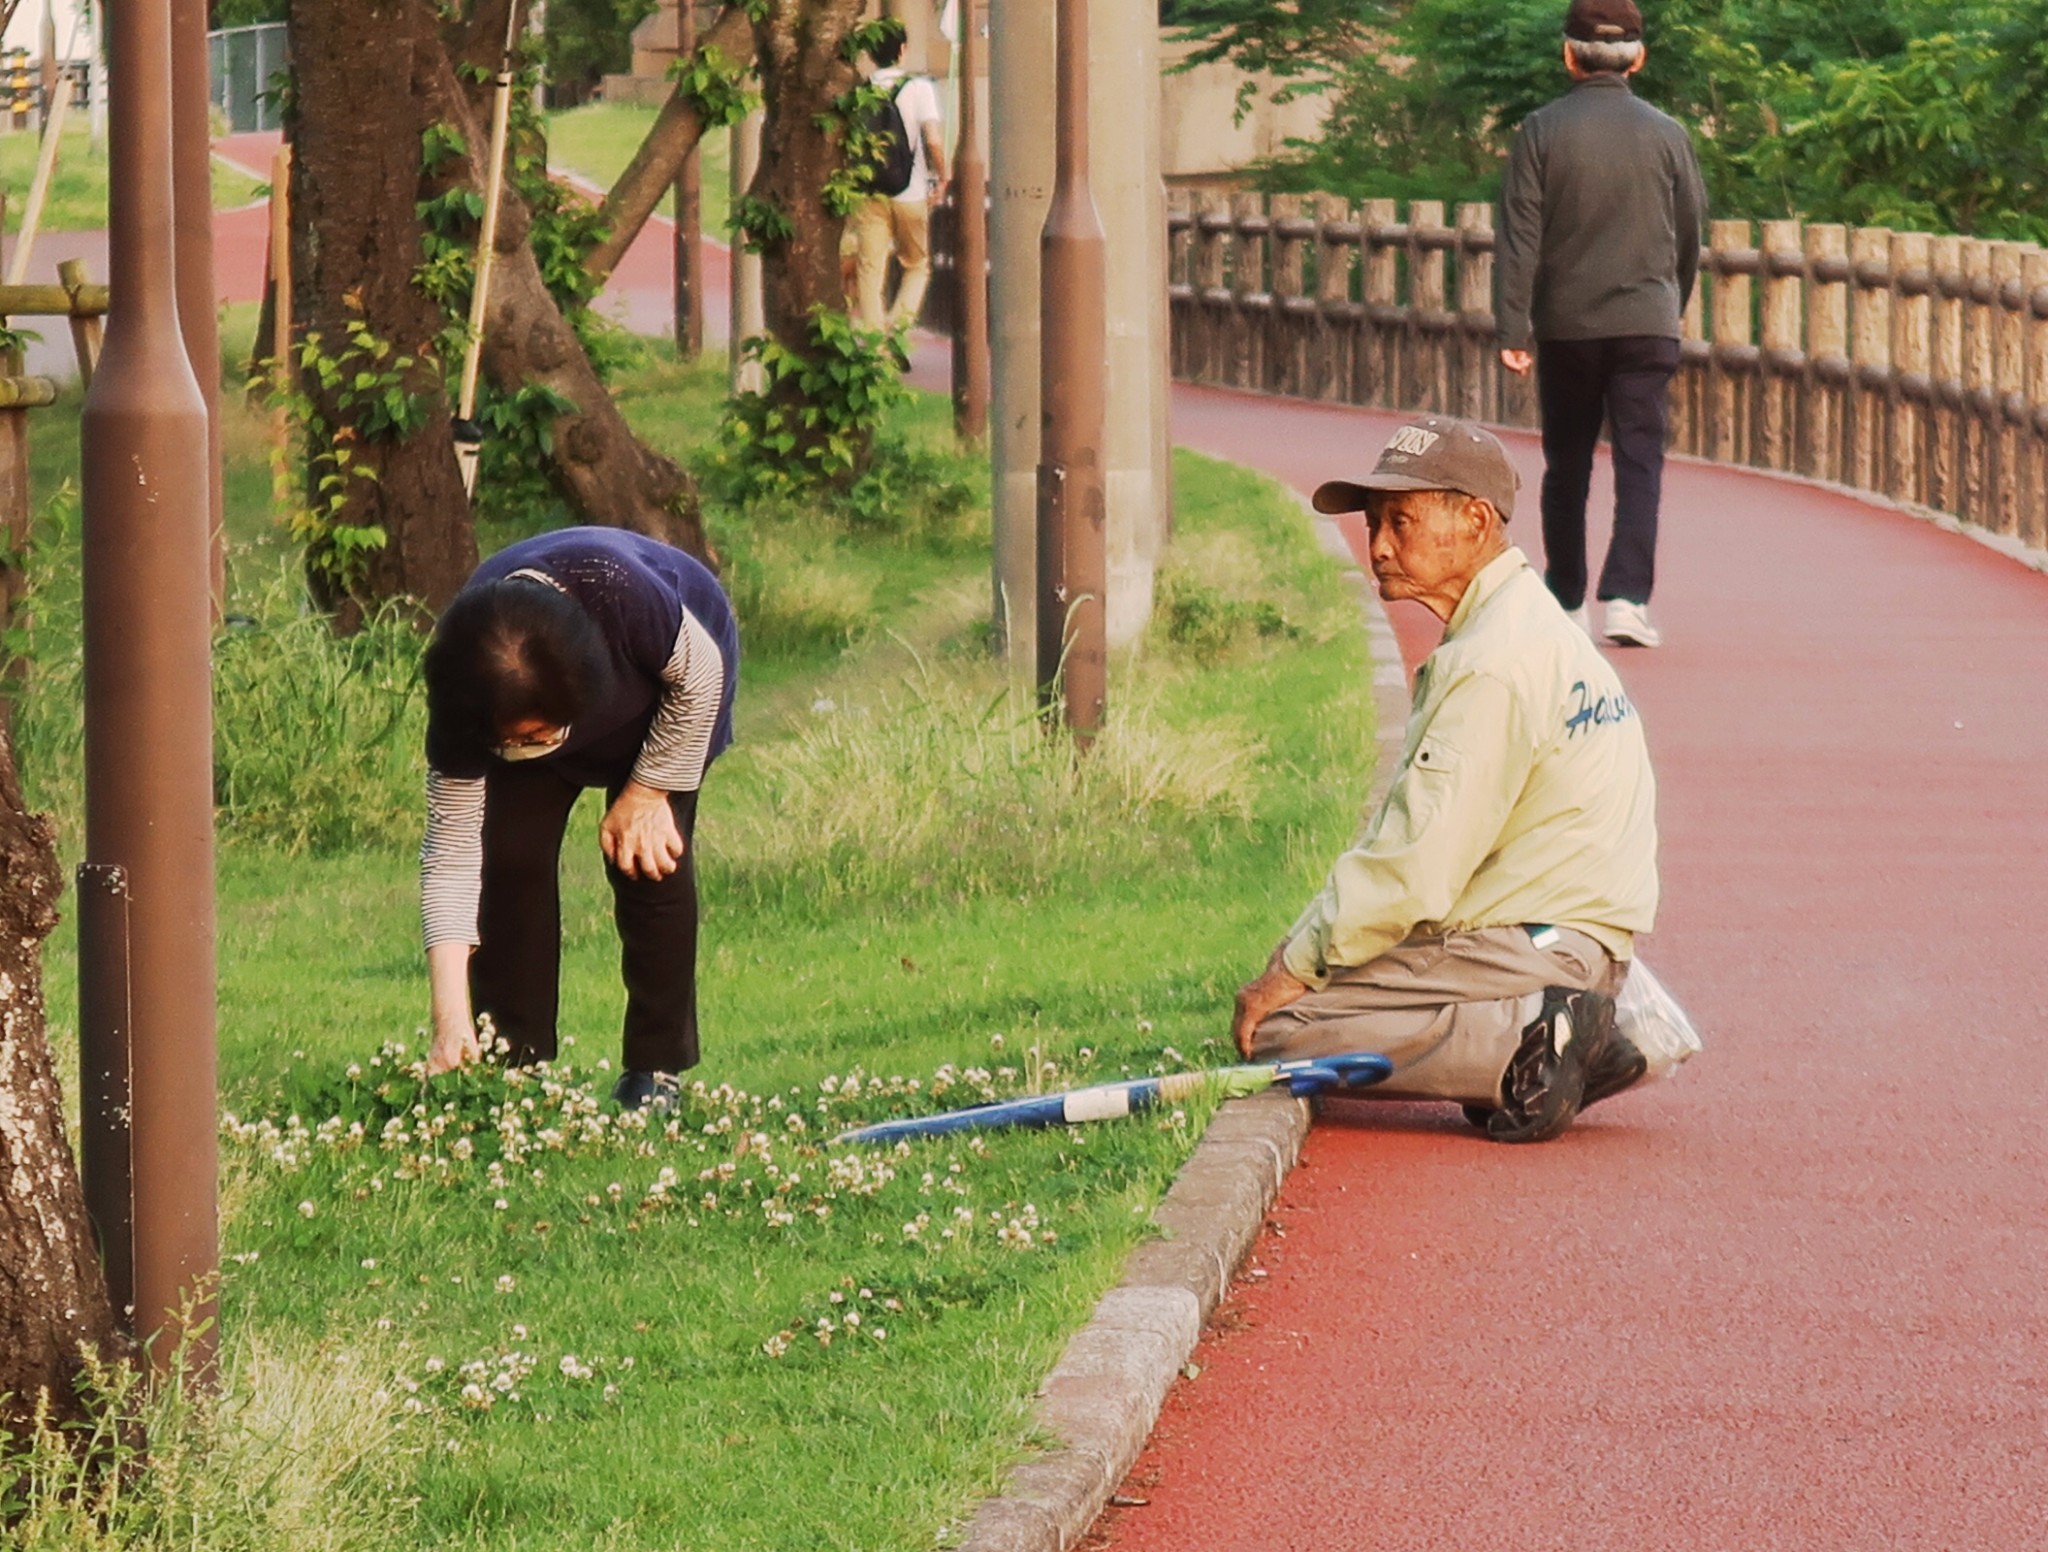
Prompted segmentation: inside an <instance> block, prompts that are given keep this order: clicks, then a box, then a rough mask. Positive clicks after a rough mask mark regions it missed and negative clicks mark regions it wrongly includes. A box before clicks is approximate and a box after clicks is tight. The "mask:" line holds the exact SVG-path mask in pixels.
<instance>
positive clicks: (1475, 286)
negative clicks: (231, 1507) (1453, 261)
mask: <svg viewBox="0 0 2048 1552" xmlns="http://www.w3.org/2000/svg"><path fill="white" fill-rule="evenodd" d="M1492 237H1493V206H1491V205H1489V204H1484V203H1471V204H1463V205H1460V206H1459V207H1458V321H1457V323H1456V324H1454V325H1453V326H1452V327H1453V330H1454V332H1453V333H1452V336H1451V338H1452V340H1453V341H1454V349H1453V359H1454V360H1455V362H1456V366H1457V370H1456V373H1455V376H1454V379H1453V380H1454V383H1455V394H1454V397H1453V398H1452V401H1451V402H1452V404H1453V405H1454V406H1455V408H1456V409H1457V412H1458V413H1459V414H1460V415H1462V416H1463V417H1464V418H1465V419H1467V420H1495V419H1498V418H1499V415H1498V411H1499V399H1500V395H1499V393H1498V392H1497V391H1496V387H1495V385H1496V384H1497V383H1498V382H1499V381H1500V368H1499V367H1498V366H1497V365H1495V362H1496V361H1498V359H1499V357H1498V355H1497V354H1496V353H1495V350H1494V344H1493V249H1492V247H1491V246H1490V243H1491V240H1492ZM1482 242H1484V243H1486V244H1488V246H1481V244H1482Z"/></svg>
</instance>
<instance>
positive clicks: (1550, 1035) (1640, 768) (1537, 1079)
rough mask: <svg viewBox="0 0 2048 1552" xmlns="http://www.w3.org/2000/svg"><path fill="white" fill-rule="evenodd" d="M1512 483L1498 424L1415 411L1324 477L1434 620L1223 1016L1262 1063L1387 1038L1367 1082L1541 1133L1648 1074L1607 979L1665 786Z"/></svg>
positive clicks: (1615, 971) (1617, 965) (1519, 1134)
mask: <svg viewBox="0 0 2048 1552" xmlns="http://www.w3.org/2000/svg"><path fill="white" fill-rule="evenodd" d="M1519 484H1520V481H1519V480H1518V478H1517V477H1516V474H1515V471H1514V468H1513V466H1512V465H1511V464H1510V463H1509V462H1508V458H1507V453H1506V452H1505V451H1504V450H1503V449H1502V447H1501V445H1500V443H1499V442H1498V441H1497V440H1496V439H1495V438H1494V437H1493V436H1492V435H1491V434H1490V433H1489V432H1487V431H1484V430H1482V429H1480V428H1479V427H1477V426H1473V425H1469V424H1466V423H1465V422H1463V421H1457V420H1450V419H1445V418H1441V417H1436V416H1429V417H1425V418H1423V419H1420V420H1417V421H1415V422H1413V423H1412V424H1410V425H1407V426H1403V427H1402V428H1401V429H1400V430H1399V431H1397V432H1396V433H1395V434H1394V436H1393V439H1392V440H1391V441H1389V442H1388V443H1387V446H1386V450H1385V451H1384V452H1382V453H1381V454H1380V459H1379V464H1378V466H1377V468H1375V469H1374V471H1373V473H1372V474H1371V475H1370V476H1368V477H1367V478H1365V479H1363V480H1359V481H1357V482H1355V483H1353V482H1348V481H1333V482H1331V483H1329V484H1326V485H1324V486H1322V487H1321V488H1320V489H1318V490H1317V491H1316V494H1315V505H1316V509H1317V510H1318V511H1322V512H1356V511H1361V510H1362V511H1364V512H1365V513H1366V514H1367V519H1368V522H1369V523H1370V526H1371V532H1372V569H1373V575H1374V577H1375V578H1376V579H1377V580H1378V582H1379V588H1380V596H1381V597H1383V598H1387V599H1396V598H1412V599H1414V600H1415V601H1416V602H1417V603H1420V604H1421V605H1423V606H1424V607H1425V608H1427V609H1428V610H1429V611H1430V612H1431V613H1433V614H1435V615H1436V616H1437V617H1438V618H1439V619H1441V620H1443V621H1444V625H1445V630H1444V638H1443V642H1442V644H1441V645H1440V646H1438V647H1437V649H1436V650H1435V651H1434V652H1432V653H1431V654H1430V655H1429V658H1428V660H1427V661H1426V662H1424V663H1423V665H1422V667H1421V669H1420V670H1419V672H1418V673H1417V675H1416V679H1415V698H1414V709H1413V711H1412V712H1411V713H1410V716H1409V719H1408V732H1407V739H1406V742H1405V744H1404V746H1403V749H1402V753H1401V763H1400V766H1399V768H1398V769H1397V770H1396V771H1395V772H1394V776H1393V781H1392V784H1391V786H1390V787H1389V788H1388V791H1387V795H1386V798H1385V800H1384V801H1383V802H1382V803H1381V805H1380V807H1379V811H1378V812H1377V813H1376V814H1375V815H1374V816H1373V818H1372V821H1371V823H1370V824H1369V825H1368V826H1367V827H1366V830H1365V833H1364V835H1363V836H1362V837H1361V839H1360V840H1359V841H1358V842H1357V843H1356V844H1355V845H1354V846H1353V847H1352V848H1351V850H1349V851H1347V852H1345V853H1344V854H1343V855H1342V856H1341V857H1339V858H1338V859H1337V861H1336V863H1335V864H1334V865H1333V866H1332V867H1331V869H1330V874H1329V878H1328V879H1327V881H1326V882H1325V883H1324V885H1323V887H1322V889H1321V891H1320V892H1319V893H1318V894H1317V895H1316V897H1315V898H1314V899H1313V900H1311V901H1310V902H1309V905H1308V908H1307V909H1306V910H1304V911H1303V912H1302V913H1301V917H1300V919H1299V920H1298V921H1296V923H1295V924H1294V927H1293V929H1292V930H1291V931H1290V932H1289V933H1288V934H1287V936H1286V938H1285V939H1284V940H1283V941H1282V942H1281V943H1280V946H1279V947H1278V948H1276V949H1274V951H1273V955H1272V958H1271V959H1270V960H1269V961H1268V963H1267V966H1266V969H1265V971H1264V973H1263V974H1261V975H1260V976H1259V977H1258V978H1257V979H1256V980H1253V981H1251V982H1249V983H1247V984H1246V985H1245V986H1244V987H1243V988H1242V989H1241V990H1240V991H1239V992H1238V995H1237V1018H1236V1024H1235V1030H1234V1033H1235V1036H1236V1040H1237V1047H1238V1050H1239V1051H1240V1052H1241V1053H1243V1054H1244V1055H1245V1056H1246V1057H1249V1058H1252V1059H1254V1060H1260V1061H1265V1060H1279V1059H1284V1058H1288V1057H1298V1056H1322V1055H1330V1054H1333V1053H1337V1052H1343V1051H1379V1052H1383V1053H1385V1054H1386V1055H1387V1056H1389V1057H1391V1058H1392V1060H1393V1062H1394V1073H1393V1076H1392V1077H1391V1078H1390V1079H1389V1080H1388V1081H1387V1082H1386V1083H1385V1084H1383V1085H1381V1086H1380V1087H1378V1088H1376V1089H1374V1090H1373V1091H1372V1092H1373V1094H1375V1095H1378V1096H1383V1097H1387V1098H1402V1099H1447V1100H1456V1101H1459V1102H1461V1103H1462V1104H1463V1105H1464V1107H1465V1114H1466V1115H1467V1117H1468V1118H1469V1119H1471V1120H1472V1121H1473V1123H1474V1124H1475V1125H1479V1126H1482V1127H1484V1129H1485V1130H1486V1133H1487V1135H1488V1136H1490V1137H1492V1138H1494V1139H1495V1140H1497V1141H1500V1142H1541V1141H1543V1140H1544V1139H1546V1138H1550V1137H1554V1136H1556V1135H1557V1134H1558V1133H1559V1132H1561V1131H1563V1130H1564V1129H1565V1128H1566V1127H1567V1126H1569V1125H1570V1124H1571V1122H1572V1119H1573V1118H1574V1117H1575V1116H1576V1115H1577V1114H1578V1113H1579V1111H1580V1110H1582V1109H1583V1108H1585V1107H1586V1106H1587V1105H1590V1104H1592V1103H1594V1102H1595V1101H1596V1100H1601V1099H1605V1098H1607V1097H1609V1096H1610V1095H1613V1094H1617V1093H1619V1092H1621V1090H1623V1089H1625V1088H1627V1087H1628V1086H1629V1085H1630V1084H1632V1083H1634V1082H1635V1081H1636V1080H1637V1079H1638V1078H1640V1077H1642V1075H1643V1072H1644V1060H1643V1057H1642V1055H1641V1053H1640V1052H1638V1051H1637V1050H1636V1049H1635V1048H1634V1046H1632V1045H1631V1044H1630V1043H1629V1042H1628V1040H1627V1039H1626V1038H1625V1037H1624V1036H1622V1035H1621V1034H1620V1033H1619V1032H1618V1031H1617V1030H1616V1028H1615V1022H1614V1001H1613V998H1614V994H1615V993H1616V992H1617V991H1618V990H1619V989H1620V987H1621V983H1622V980H1623V978H1624V977H1625V976H1626V975H1627V973H1628V961H1629V957H1630V953H1631V949H1632V943H1633V940H1634V935H1635V934H1636V933H1638V932H1645V931H1647V930H1649V928H1650V925H1651V922H1652V918H1653V917H1654V915H1655V912H1656V906H1657V828H1656V787H1655V783H1654V781H1653V779H1652V777H1651V775H1650V761H1649V755H1648V752H1647V750H1646V748H1645V745H1644V742H1643V729H1642V723H1641V721H1640V719H1639V718H1638V717H1637V715H1636V711H1635V708H1634V707H1633V706H1632V705H1631V704H1630V703H1629V699H1628V696H1627V695H1626V693H1624V691H1623V690H1622V687H1621V681H1620V680H1619V679H1618V678H1617V677H1616V676H1615V673H1614V670H1613V669H1612V668H1611V667H1610V666H1609V665H1608V663H1607V662H1606V660H1605V659H1603V658H1602V657H1601V656H1600V653H1599V652H1598V650H1596V648H1595V647H1594V645H1593V643H1592V641H1591V640H1590V639H1589V638H1588V637H1587V636H1586V634H1585V633H1584V632H1583V631H1582V630H1580V629H1579V627H1578V626H1577V625H1575V624H1574V623H1573V622H1572V620H1571V619H1570V618H1569V617H1568V616H1567V615H1566V614H1565V612H1564V610H1563V609H1562V608H1560V607H1559V606H1558V604H1557V601H1556V600H1555V599H1554V598H1553V597H1552V596H1551V595H1550V592H1549V590H1548V589H1547V588H1545V586H1544V585H1543V580H1542V578H1541V577H1539V576H1538V575H1537V574H1536V573H1535V572H1534V571H1533V570H1531V569H1530V566H1529V562H1528V560H1527V558H1526V557H1524V556H1523V554H1522V552H1521V551H1520V550H1518V549H1516V548H1515V547H1514V546H1513V545H1511V544H1510V543H1509V542H1508V537H1507V531H1506V526H1505V525H1506V523H1507V520H1508V518H1509V517H1510V516H1511V515H1512V513H1513V511H1514V503H1515V491H1516V489H1517V487H1518V485H1519Z"/></svg>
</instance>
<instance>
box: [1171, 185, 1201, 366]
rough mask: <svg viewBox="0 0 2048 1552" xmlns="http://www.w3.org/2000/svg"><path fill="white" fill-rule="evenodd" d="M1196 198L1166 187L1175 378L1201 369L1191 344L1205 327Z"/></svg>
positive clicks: (1185, 192)
mask: <svg viewBox="0 0 2048 1552" xmlns="http://www.w3.org/2000/svg"><path fill="white" fill-rule="evenodd" d="M1194 219H1195V202H1194V200H1193V198H1192V197H1190V195H1189V194H1188V191H1187V190H1186V189H1168V190H1167V191H1166V232H1167V236H1166V296H1167V330H1166V332H1167V361H1168V367H1169V370H1170V371H1171V372H1172V374H1173V376H1174V377H1175V378H1178V379H1181V380H1184V381H1190V382H1192V381H1194V380H1195V378H1196V377H1197V376H1199V373H1198V372H1197V371H1196V369H1195V367H1194V365H1193V361H1194V356H1193V352H1192V350H1191V346H1192V344H1193V341H1194V337H1195V332H1196V330H1197V329H1199V328H1200V327H1201V321H1200V320H1201V307H1200V297H1199V296H1198V295H1197V293H1196V291H1195V232H1194Z"/></svg>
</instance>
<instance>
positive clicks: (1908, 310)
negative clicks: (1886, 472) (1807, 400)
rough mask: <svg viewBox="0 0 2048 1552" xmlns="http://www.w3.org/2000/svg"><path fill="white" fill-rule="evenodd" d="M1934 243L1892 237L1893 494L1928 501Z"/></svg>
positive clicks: (1919, 237)
mask: <svg viewBox="0 0 2048 1552" xmlns="http://www.w3.org/2000/svg"><path fill="white" fill-rule="evenodd" d="M1933 246H1934V244H1933V242H1932V240H1931V239H1930V238H1929V237H1928V236H1927V234H1926V233H1924V232H1894V233H1893V234H1892V252H1891V266H1892V288H1893V290H1894V291H1895V293H1896V295H1895V296H1894V297H1893V299H1892V371H1893V373H1894V374H1895V375H1894V378H1893V382H1894V388H1895V392H1894V395H1893V400H1892V405H1893V407H1892V430H1891V436H1890V438H1889V446H1890V458H1889V463H1890V468H1891V475H1890V480H1889V483H1888V485H1887V487H1886V488H1887V489H1888V490H1889V492H1890V494H1891V495H1893V496H1895V497H1897V498H1898V499H1899V500H1901V501H1914V502H1921V503H1924V502H1925V501H1926V500H1927V421H1928V415H1927V407H1928V405H1929V404H1930V403H1931V402H1932V398H1933V387H1934V372H1933V362H1934V302H1933V299H1932V296H1931V293H1930V291H1929V290H1928V287H1930V286H1931V284H1932V281H1933V276H1932V275H1931V273H1930V267H1929V263H1928V258H1929V255H1930V253H1931V252H1932V250H1933Z"/></svg>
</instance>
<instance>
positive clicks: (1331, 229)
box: [1309, 194, 1358, 399]
mask: <svg viewBox="0 0 2048 1552" xmlns="http://www.w3.org/2000/svg"><path fill="white" fill-rule="evenodd" d="M1350 226H1351V202H1350V201H1349V200H1346V199H1341V198H1339V197H1337V196H1336V195H1332V194H1324V195H1322V196H1320V197H1319V198H1318V199H1317V200H1316V316H1315V330H1316V354H1315V373H1314V376H1315V381H1314V385H1313V386H1312V387H1311V389H1310V390H1309V391H1310V392H1311V393H1312V394H1314V396H1315V397H1316V398H1318V399H1341V398H1343V397H1344V390H1345V387H1346V386H1347V385H1348V384H1349V383H1350V382H1351V380H1352V360H1351V357H1352V351H1353V349H1354V348H1355V346H1356V344H1357V341H1358V331H1357V329H1356V328H1352V327H1348V326H1347V323H1346V320H1347V318H1348V317H1349V316H1350V313H1351V308H1352V301H1351V274H1352V269H1353V267H1354V265H1353V259H1354V256H1355V255H1356V254H1357V252H1358V243H1357V240H1356V239H1355V238H1353V237H1351V236H1349V235H1348V229H1349V228H1350Z"/></svg>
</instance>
